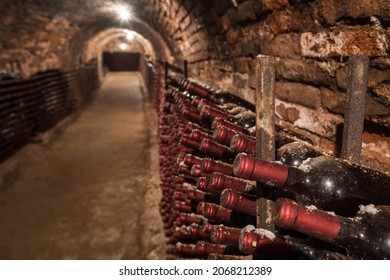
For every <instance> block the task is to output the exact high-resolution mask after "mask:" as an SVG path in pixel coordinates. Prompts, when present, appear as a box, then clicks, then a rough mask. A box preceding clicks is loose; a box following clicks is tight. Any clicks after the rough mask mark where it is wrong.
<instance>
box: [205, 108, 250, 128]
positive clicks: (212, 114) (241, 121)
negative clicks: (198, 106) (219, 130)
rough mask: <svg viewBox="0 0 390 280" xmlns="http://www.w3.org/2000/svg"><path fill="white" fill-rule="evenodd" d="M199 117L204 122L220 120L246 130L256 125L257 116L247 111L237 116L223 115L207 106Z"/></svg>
mask: <svg viewBox="0 0 390 280" xmlns="http://www.w3.org/2000/svg"><path fill="white" fill-rule="evenodd" d="M199 115H200V117H201V118H202V120H208V121H211V122H212V121H213V120H214V119H216V118H218V119H222V120H225V121H228V122H231V123H233V124H235V125H237V126H240V127H242V128H244V129H248V128H250V127H253V126H255V125H256V115H255V113H253V112H251V111H245V112H242V113H240V114H237V115H235V116H232V115H229V114H228V113H223V112H221V111H218V110H215V109H213V108H212V107H210V106H207V105H206V106H204V107H203V108H202V110H201V111H200V114H199Z"/></svg>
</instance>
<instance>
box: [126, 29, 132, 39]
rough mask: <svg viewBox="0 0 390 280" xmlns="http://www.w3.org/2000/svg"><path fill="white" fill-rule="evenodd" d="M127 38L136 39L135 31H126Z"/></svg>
mask: <svg viewBox="0 0 390 280" xmlns="http://www.w3.org/2000/svg"><path fill="white" fill-rule="evenodd" d="M126 39H127V41H132V40H133V39H134V34H133V32H131V31H128V32H127V33H126Z"/></svg>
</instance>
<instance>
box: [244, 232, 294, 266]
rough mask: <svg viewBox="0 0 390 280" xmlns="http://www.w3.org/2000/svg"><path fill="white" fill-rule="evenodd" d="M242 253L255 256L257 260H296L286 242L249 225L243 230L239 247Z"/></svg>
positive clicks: (271, 233)
mask: <svg viewBox="0 0 390 280" xmlns="http://www.w3.org/2000/svg"><path fill="white" fill-rule="evenodd" d="M238 248H239V249H240V251H241V252H243V253H245V254H253V255H255V256H256V257H255V258H256V259H294V258H295V254H294V253H293V250H292V248H291V246H289V245H288V244H287V243H286V241H285V240H284V239H282V238H280V237H278V236H276V235H275V234H274V233H273V232H271V231H269V230H266V229H262V228H255V227H254V226H252V225H248V226H246V227H245V228H243V229H242V230H241V233H240V238H239V246H238Z"/></svg>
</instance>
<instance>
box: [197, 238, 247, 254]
mask: <svg viewBox="0 0 390 280" xmlns="http://www.w3.org/2000/svg"><path fill="white" fill-rule="evenodd" d="M196 249H197V251H198V253H199V254H200V255H202V256H208V255H210V254H219V255H225V254H227V255H230V254H240V252H239V251H238V250H237V249H235V248H234V247H231V246H226V245H220V244H213V243H209V242H206V241H198V242H197V243H196Z"/></svg>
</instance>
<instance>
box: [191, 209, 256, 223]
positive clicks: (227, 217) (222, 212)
mask: <svg viewBox="0 0 390 280" xmlns="http://www.w3.org/2000/svg"><path fill="white" fill-rule="evenodd" d="M197 211H199V212H198V213H199V214H201V215H203V216H204V217H205V218H206V219H209V220H211V221H215V222H219V223H223V224H224V225H227V226H234V227H242V226H246V225H249V224H252V225H254V224H256V218H255V217H254V216H250V215H245V214H243V213H239V212H236V211H232V210H229V209H226V208H224V207H222V206H220V205H217V204H213V203H204V204H203V209H200V208H199V207H198V209H197Z"/></svg>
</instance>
